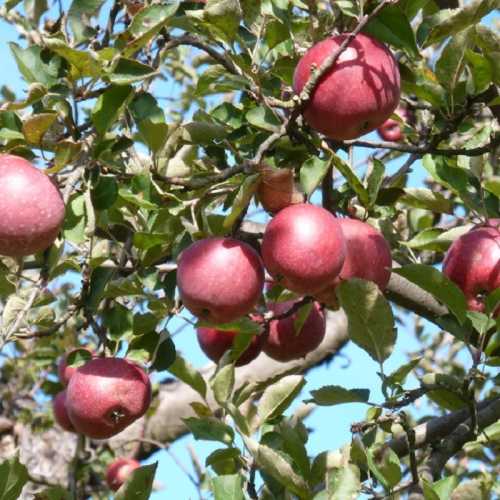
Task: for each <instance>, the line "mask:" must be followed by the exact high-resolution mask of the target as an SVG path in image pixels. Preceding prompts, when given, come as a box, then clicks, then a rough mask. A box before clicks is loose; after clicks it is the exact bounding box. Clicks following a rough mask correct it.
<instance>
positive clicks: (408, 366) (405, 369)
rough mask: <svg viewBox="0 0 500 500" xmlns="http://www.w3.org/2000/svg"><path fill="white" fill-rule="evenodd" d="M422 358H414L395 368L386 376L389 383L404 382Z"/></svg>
mask: <svg viewBox="0 0 500 500" xmlns="http://www.w3.org/2000/svg"><path fill="white" fill-rule="evenodd" d="M421 359H422V358H420V357H419V358H414V359H412V360H410V361H409V362H408V363H405V364H403V365H401V366H400V367H399V368H397V369H396V370H394V371H393V372H392V373H391V374H390V375H387V376H386V380H387V383H389V384H404V382H405V380H406V377H407V376H408V375H409V374H410V372H411V371H412V370H413V369H414V368H415V367H416V366H417V365H418V364H419V363H420V361H421Z"/></svg>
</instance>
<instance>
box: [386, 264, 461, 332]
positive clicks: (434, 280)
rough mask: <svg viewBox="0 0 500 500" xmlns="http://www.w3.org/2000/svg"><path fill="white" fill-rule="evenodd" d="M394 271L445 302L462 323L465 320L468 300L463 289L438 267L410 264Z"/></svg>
mask: <svg viewBox="0 0 500 500" xmlns="http://www.w3.org/2000/svg"><path fill="white" fill-rule="evenodd" d="M393 272H395V273H397V274H399V275H400V276H403V278H406V279H407V280H409V281H411V282H412V283H415V285H418V286H419V287H420V288H422V289H424V290H425V291H426V292H429V293H430V294H431V295H433V296H434V297H435V298H436V299H438V300H439V301H441V302H442V303H443V304H445V305H446V306H447V307H448V309H449V310H450V312H451V313H453V314H454V316H455V317H456V318H457V319H458V321H459V322H460V324H463V323H464V321H465V316H466V311H467V301H466V300H465V297H464V294H463V293H462V290H460V288H458V286H457V285H455V283H453V282H452V281H450V280H449V279H448V278H447V277H446V276H445V275H444V274H442V273H440V272H439V271H438V270H437V269H434V268H433V267H431V266H426V265H423V264H409V265H407V266H404V267H400V268H396V269H393Z"/></svg>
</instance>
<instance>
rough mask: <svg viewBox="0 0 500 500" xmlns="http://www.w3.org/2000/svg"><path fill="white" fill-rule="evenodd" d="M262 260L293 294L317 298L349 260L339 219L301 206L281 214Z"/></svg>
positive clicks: (267, 232)
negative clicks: (318, 293) (312, 295)
mask: <svg viewBox="0 0 500 500" xmlns="http://www.w3.org/2000/svg"><path fill="white" fill-rule="evenodd" d="M262 258H263V260H264V265H265V266H266V269H267V270H268V271H269V273H270V274H271V276H272V277H273V278H274V279H275V280H276V281H277V282H278V283H280V284H281V285H283V286H285V287H286V288H288V289H289V290H292V291H293V292H296V293H300V294H313V293H314V292H318V291H320V290H322V289H323V288H325V287H326V286H327V285H328V284H329V283H332V281H333V280H334V279H335V278H336V277H337V275H338V274H339V272H340V270H341V269H342V265H343V263H344V258H345V241H344V236H343V234H342V230H341V228H340V225H339V223H338V219H337V218H336V217H334V216H333V215H332V214H331V213H330V212H328V210H325V209H324V208H321V207H318V206H315V205H310V204H306V203H300V204H298V205H291V206H289V207H287V208H284V209H283V210H281V211H280V212H279V213H278V214H277V215H276V216H275V217H273V219H272V221H271V222H270V223H269V224H268V226H267V227H266V230H265V232H264V237H263V239H262Z"/></svg>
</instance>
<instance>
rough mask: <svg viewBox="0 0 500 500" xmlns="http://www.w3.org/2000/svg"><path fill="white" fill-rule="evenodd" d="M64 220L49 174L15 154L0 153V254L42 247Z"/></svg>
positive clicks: (14, 254)
mask: <svg viewBox="0 0 500 500" xmlns="http://www.w3.org/2000/svg"><path fill="white" fill-rule="evenodd" d="M63 220H64V202H63V199H62V197H61V194H60V192H59V190H58V189H57V187H56V186H55V184H54V183H53V182H52V181H51V180H50V178H49V177H48V176H47V175H45V174H44V173H43V172H42V171H41V170H39V169H37V168H35V167H34V166H33V165H32V164H31V163H30V162H29V161H27V160H25V159H24V158H21V157H19V156H13V155H9V154H0V255H6V256H9V257H23V256H25V255H31V254H34V253H37V252H41V251H42V250H46V249H47V248H48V247H49V246H50V245H52V243H53V242H54V240H55V239H56V238H57V235H58V233H59V230H60V229H61V225H62V223H63Z"/></svg>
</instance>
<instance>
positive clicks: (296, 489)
mask: <svg viewBox="0 0 500 500" xmlns="http://www.w3.org/2000/svg"><path fill="white" fill-rule="evenodd" d="M243 440H244V441H245V444H246V446H247V448H248V450H249V451H250V453H251V454H252V455H253V457H254V459H255V462H256V464H257V466H258V467H259V468H261V469H262V470H263V471H264V472H266V473H267V474H269V475H270V476H271V477H273V478H274V479H275V480H276V481H278V482H279V483H280V484H282V485H283V486H284V487H285V488H286V489H287V490H288V491H290V492H291V493H294V494H296V495H298V496H299V497H301V498H303V497H305V498H309V497H310V492H309V487H308V485H307V482H306V480H305V479H304V478H303V477H301V476H299V475H298V474H297V473H296V472H295V471H294V470H293V467H292V466H291V465H290V464H289V463H288V462H287V461H286V460H285V459H284V458H283V457H282V456H281V455H280V454H279V453H277V452H276V451H274V450H273V449H272V448H270V447H269V446H266V445H264V444H259V443H257V441H255V440H253V439H251V438H246V437H244V438H243Z"/></svg>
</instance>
